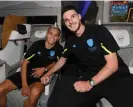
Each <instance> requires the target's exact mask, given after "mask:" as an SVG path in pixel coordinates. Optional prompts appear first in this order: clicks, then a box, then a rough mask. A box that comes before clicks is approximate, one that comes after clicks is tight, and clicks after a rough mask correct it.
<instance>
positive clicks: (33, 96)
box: [29, 87, 43, 105]
mask: <svg viewBox="0 0 133 107" xmlns="http://www.w3.org/2000/svg"><path fill="white" fill-rule="evenodd" d="M42 92H43V89H42V88H37V87H34V88H32V90H31V93H30V97H29V101H30V104H31V105H34V104H36V103H37V101H38V99H39V97H40V95H41V94H42Z"/></svg>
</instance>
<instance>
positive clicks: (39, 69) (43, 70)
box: [31, 62, 55, 78]
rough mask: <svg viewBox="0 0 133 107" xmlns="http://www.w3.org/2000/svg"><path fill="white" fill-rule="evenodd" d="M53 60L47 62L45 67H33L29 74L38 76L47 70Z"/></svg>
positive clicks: (52, 64) (51, 65)
mask: <svg viewBox="0 0 133 107" xmlns="http://www.w3.org/2000/svg"><path fill="white" fill-rule="evenodd" d="M54 64H55V62H53V63H51V64H49V65H48V66H45V67H39V68H34V69H32V70H34V72H33V73H32V74H31V76H33V77H35V78H40V77H41V76H42V75H43V74H44V73H45V72H46V71H48V70H49V69H50V68H52V67H53V66H54Z"/></svg>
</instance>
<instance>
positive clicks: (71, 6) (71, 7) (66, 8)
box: [62, 5, 79, 16]
mask: <svg viewBox="0 0 133 107" xmlns="http://www.w3.org/2000/svg"><path fill="white" fill-rule="evenodd" d="M68 10H75V11H76V12H77V13H79V11H78V9H77V8H76V7H74V6H73V5H67V6H64V7H63V9H62V16H63V14H64V13H65V12H66V11H68Z"/></svg>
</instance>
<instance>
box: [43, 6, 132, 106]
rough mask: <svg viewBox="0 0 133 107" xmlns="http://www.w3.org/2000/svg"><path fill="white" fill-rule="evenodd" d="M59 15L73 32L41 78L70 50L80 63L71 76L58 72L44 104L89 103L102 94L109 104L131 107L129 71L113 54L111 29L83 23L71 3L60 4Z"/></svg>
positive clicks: (74, 104) (53, 70)
mask: <svg viewBox="0 0 133 107" xmlns="http://www.w3.org/2000/svg"><path fill="white" fill-rule="evenodd" d="M62 17H63V21H64V23H65V26H66V27H67V28H68V29H69V30H70V31H71V32H73V34H74V35H75V36H69V37H68V40H67V41H66V44H65V47H64V51H63V53H62V57H61V58H60V60H59V61H58V62H57V63H56V64H55V65H54V66H53V67H52V69H50V70H49V71H48V72H47V73H46V74H45V75H44V76H43V77H42V78H41V81H42V83H43V84H46V83H47V82H48V81H49V77H50V75H51V74H52V73H54V72H56V71H57V70H59V69H60V68H61V67H62V66H63V65H64V64H65V63H66V60H67V58H68V56H69V55H70V54H73V55H75V56H76V57H77V58H78V59H79V60H80V65H79V67H77V68H78V70H77V73H76V74H75V76H62V79H61V81H57V83H56V85H55V88H54V90H53V92H52V94H51V96H50V99H49V101H48V107H53V106H55V107H92V106H93V105H95V104H96V102H97V101H99V100H100V99H101V98H103V97H104V98H106V99H107V100H109V101H110V103H111V104H112V105H113V107H132V106H133V102H132V99H133V85H131V84H133V75H132V74H130V73H129V69H128V67H127V65H126V64H125V63H124V62H123V60H122V59H121V58H120V56H119V55H118V54H117V51H118V50H119V49H120V48H119V46H118V45H117V43H116V41H115V40H114V38H113V36H112V35H111V33H110V32H109V31H108V30H107V28H106V27H104V26H102V25H94V24H93V25H91V24H89V25H84V24H83V23H82V22H81V15H80V14H79V12H78V11H77V9H76V8H75V7H73V6H71V5H69V6H66V7H64V9H63V11H62ZM59 87H60V88H59Z"/></svg>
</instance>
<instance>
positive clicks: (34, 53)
mask: <svg viewBox="0 0 133 107" xmlns="http://www.w3.org/2000/svg"><path fill="white" fill-rule="evenodd" d="M61 53H62V46H61V45H59V44H58V43H56V44H55V45H54V47H52V48H51V49H47V48H45V41H44V40H40V41H37V42H35V43H33V45H32V46H31V47H30V48H29V50H28V51H27V53H26V55H25V56H24V58H25V59H26V60H28V61H30V65H31V66H32V68H36V67H43V66H47V65H49V64H51V63H52V62H53V61H57V60H58V59H59V58H60V56H61Z"/></svg>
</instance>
